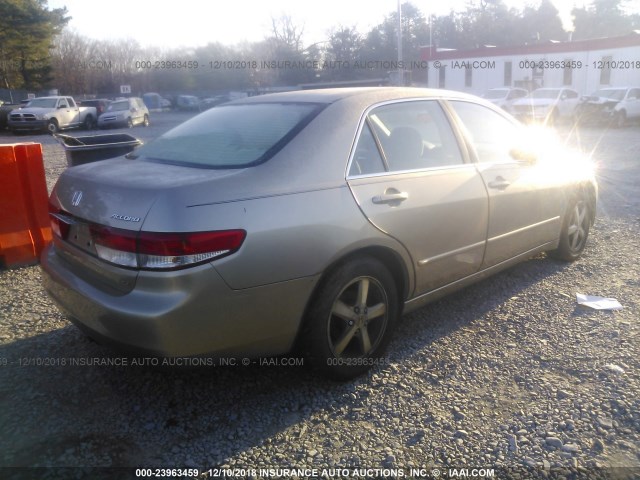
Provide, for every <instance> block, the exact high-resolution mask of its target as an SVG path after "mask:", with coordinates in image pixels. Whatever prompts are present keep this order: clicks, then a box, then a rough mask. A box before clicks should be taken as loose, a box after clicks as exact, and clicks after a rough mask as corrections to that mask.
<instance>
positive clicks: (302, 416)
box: [0, 256, 566, 468]
mask: <svg viewBox="0 0 640 480" xmlns="http://www.w3.org/2000/svg"><path fill="white" fill-rule="evenodd" d="M565 266H566V264H564V263H560V262H555V261H552V260H549V259H547V258H546V257H544V256H538V257H536V258H534V259H531V260H529V261H527V262H525V263H523V264H520V265H519V266H517V267H514V268H512V269H510V270H507V271H505V272H503V273H500V274H498V275H496V276H494V277H491V278H490V279H487V280H485V281H483V282H481V283H479V284H476V285H474V286H471V287H468V288H466V289H464V290H462V291H460V292H458V293H455V294H453V295H450V296H449V297H446V298H444V299H442V300H439V301H436V302H434V303H432V304H430V305H428V306H426V307H424V308H422V309H420V310H418V311H416V312H414V313H411V314H409V315H406V316H405V318H403V320H402V321H401V322H400V325H399V326H398V327H399V328H398V329H397V331H396V333H395V337H394V341H393V342H392V344H391V347H390V349H389V352H388V361H387V362H386V363H387V366H381V367H375V368H374V369H373V370H372V371H371V372H370V373H369V374H368V375H365V376H363V377H360V378H358V379H356V380H354V381H351V382H348V383H335V382H331V381H328V380H325V379H323V378H320V377H319V376H318V375H316V374H315V373H314V372H313V371H311V369H310V368H308V366H307V365H300V363H302V362H301V361H300V359H296V358H294V357H279V358H275V359H262V360H257V361H254V362H251V363H249V365H246V366H245V365H243V362H242V361H241V360H239V361H238V362H237V364H236V365H235V366H224V367H220V366H211V365H207V364H205V366H198V367H194V366H190V367H175V366H174V367H167V366H162V364H158V365H154V364H153V361H152V360H151V359H148V358H147V359H145V358H144V357H121V356H118V355H119V353H116V352H114V351H113V350H111V349H109V348H107V347H104V346H101V345H99V344H96V343H94V342H93V341H91V340H89V339H87V338H86V337H85V336H84V335H83V334H82V333H80V331H79V330H77V329H76V328H75V327H73V326H71V325H70V326H68V327H65V328H61V329H58V330H54V331H51V332H49V333H46V334H41V335H37V336H33V337H30V338H27V339H21V340H18V341H16V342H13V343H9V344H5V345H2V346H0V360H2V361H5V360H3V359H6V365H4V366H2V367H1V368H0V385H2V387H0V411H2V412H5V414H4V415H3V416H2V418H1V420H0V429H1V430H2V431H3V432H5V438H11V439H12V440H11V444H10V445H8V446H7V447H6V448H5V449H4V450H3V451H2V453H1V454H0V465H2V466H34V465H38V466H71V465H73V466H78V465H80V466H87V467H93V466H128V467H133V466H166V465H167V463H168V462H169V464H172V463H171V461H170V459H172V458H173V459H175V458H183V459H184V461H185V465H186V466H194V467H198V468H204V467H211V466H215V465H220V464H224V463H225V459H227V458H229V457H231V456H236V455H238V454H241V453H242V452H244V451H247V450H250V449H251V448H253V447H257V446H261V445H264V444H265V442H270V441H272V439H273V438H274V437H277V438H280V439H285V440H286V439H289V438H291V439H293V441H295V440H296V439H297V438H298V437H300V436H302V435H303V433H304V429H306V428H307V427H306V426H303V423H305V422H304V421H305V420H308V419H310V418H311V417H313V418H314V421H315V422H317V421H318V420H317V419H318V418H326V419H327V420H328V421H330V420H332V419H333V420H336V419H338V418H340V419H341V418H343V417H344V416H345V415H348V414H349V412H352V411H353V410H354V409H355V410H357V409H358V405H360V404H361V403H362V402H364V401H365V399H366V397H367V392H368V387H370V386H372V385H373V386H374V387H375V385H376V384H378V383H379V382H381V381H383V378H384V377H385V375H386V374H387V372H388V370H389V369H393V368H394V365H397V364H402V363H403V362H408V363H411V359H412V357H414V356H415V355H418V354H419V353H420V352H421V351H423V350H425V349H428V348H429V346H430V345H431V344H432V343H434V342H437V341H438V340H439V339H440V338H442V337H446V336H448V335H451V334H452V333H453V332H455V331H456V330H458V329H461V328H464V327H468V326H473V323H474V322H476V321H477V320H479V319H481V318H482V317H483V315H485V313H486V312H488V311H490V310H492V309H495V308H497V307H499V306H500V305H502V304H503V303H504V302H506V301H508V300H509V299H510V298H513V297H514V296H518V295H521V294H522V292H523V291H524V290H526V289H527V288H528V287H529V286H531V285H532V284H535V283H537V282H540V281H542V280H544V279H545V278H546V277H548V276H549V275H553V274H554V273H556V272H558V271H560V270H562V269H563V268H565ZM136 358H137V360H136ZM134 360H135V361H134ZM409 368H411V367H409ZM301 455H302V454H301ZM300 460H303V458H302V457H301V459H300Z"/></svg>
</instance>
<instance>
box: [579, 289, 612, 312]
mask: <svg viewBox="0 0 640 480" xmlns="http://www.w3.org/2000/svg"><path fill="white" fill-rule="evenodd" d="M576 298H577V300H578V305H584V306H585V307H591V308H595V309H596V310H622V308H623V307H622V305H620V302H618V300H616V299H615V298H605V297H596V296H595V295H583V294H582V293H576Z"/></svg>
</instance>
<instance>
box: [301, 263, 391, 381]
mask: <svg viewBox="0 0 640 480" xmlns="http://www.w3.org/2000/svg"><path fill="white" fill-rule="evenodd" d="M398 302H399V300H398V292H397V288H396V284H395V281H394V279H393V276H392V275H391V274H390V273H389V270H388V269H387V268H386V267H385V266H384V265H383V264H382V263H380V262H379V261H378V260H375V259H373V258H369V257H363V258H359V259H354V260H351V261H349V262H348V263H345V264H344V265H342V266H341V267H339V268H338V269H337V270H335V271H333V272H332V273H331V274H330V275H329V276H328V277H327V278H326V279H325V281H324V282H323V283H322V286H321V287H320V289H319V290H318V292H317V295H316V297H315V299H314V301H313V303H312V305H311V307H310V309H309V312H308V317H307V331H306V338H305V343H306V347H307V351H308V356H309V357H310V360H311V362H312V364H313V365H314V366H315V367H316V368H317V369H318V370H320V371H321V372H322V373H323V374H325V375H327V376H329V377H332V378H335V379H341V380H346V379H350V378H354V377H356V376H358V375H360V374H362V373H364V372H366V371H367V370H369V369H370V368H371V367H372V366H373V365H377V364H379V363H382V362H383V359H382V357H381V355H382V354H383V353H384V350H385V348H386V346H387V344H388V343H389V338H390V333H391V331H392V329H393V326H394V324H395V322H396V320H397V318H398V316H399V311H400V310H399V304H398Z"/></svg>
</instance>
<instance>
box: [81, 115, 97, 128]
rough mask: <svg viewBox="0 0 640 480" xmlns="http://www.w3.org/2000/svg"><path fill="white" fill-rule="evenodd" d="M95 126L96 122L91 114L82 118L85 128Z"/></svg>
mask: <svg viewBox="0 0 640 480" xmlns="http://www.w3.org/2000/svg"><path fill="white" fill-rule="evenodd" d="M95 126H96V122H95V120H94V119H93V117H92V116H91V115H87V117H86V118H85V119H84V128H85V130H92V129H93V128H95Z"/></svg>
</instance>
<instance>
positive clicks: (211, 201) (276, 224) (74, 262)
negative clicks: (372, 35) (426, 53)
mask: <svg viewBox="0 0 640 480" xmlns="http://www.w3.org/2000/svg"><path fill="white" fill-rule="evenodd" d="M550 146H551V144H550V143H549V142H546V141H544V142H538V143H537V144H536V142H532V136H531V134H530V132H529V130H527V129H525V128H524V127H523V126H521V125H520V124H519V123H518V122H516V121H515V120H514V119H513V118H511V117H510V116H508V115H507V114H506V113H505V112H503V111H501V110H500V109H498V108H497V107H495V106H493V105H492V104H491V103H489V102H485V101H483V100H481V99H479V98H476V97H473V96H469V95H465V94H461V93H455V92H448V91H443V90H421V89H410V88H358V89H335V90H317V91H303V92H289V93H282V94H274V95H265V96H260V97H252V98H247V99H242V100H238V101H235V102H231V103H229V104H226V105H222V106H217V107H215V108H212V109H210V110H208V111H206V112H204V113H201V114H200V115H198V116H196V117H194V118H193V119H191V120H189V121H187V122H185V123H184V124H182V125H180V126H178V127H176V128H175V129H173V130H171V131H169V132H167V133H166V134H164V135H163V136H161V137H160V138H158V139H156V140H155V141H153V142H151V143H149V144H147V145H145V146H143V147H141V148H140V149H138V150H136V151H135V152H134V153H133V154H129V156H128V158H118V159H112V160H105V161H101V162H95V163H91V164H87V165H81V166H77V167H73V168H70V169H68V170H67V171H65V172H64V173H63V174H62V175H61V176H60V179H59V181H58V183H57V185H56V186H55V188H54V190H53V192H52V195H51V220H52V227H53V231H54V242H53V244H52V245H51V246H50V247H49V248H48V249H47V250H46V251H45V252H44V254H43V258H42V267H43V269H44V284H45V287H46V289H47V291H48V292H49V294H50V295H51V296H52V297H53V298H54V299H55V301H56V302H57V303H58V304H59V305H60V306H61V308H62V309H63V310H64V311H65V312H67V313H68V316H69V318H70V319H71V321H73V322H74V323H75V324H76V325H78V326H79V327H80V328H81V329H83V330H84V331H85V332H87V334H88V335H90V336H92V337H93V338H96V339H98V340H99V341H105V342H109V343H113V344H116V345H118V346H120V347H125V348H127V349H130V350H134V351H136V352H145V353H146V354H153V355H162V356H171V357H181V356H201V355H211V356H216V357H229V356H234V357H249V356H254V357H257V356H267V355H280V354H284V353H287V352H289V351H291V350H292V349H294V348H297V350H299V351H302V352H303V353H304V354H305V355H306V356H307V357H308V358H309V359H310V360H311V362H312V363H313V364H314V365H315V366H316V367H317V368H318V369H320V370H321V371H323V372H324V373H327V374H329V375H331V376H334V377H338V378H350V377H353V376H356V375H359V374H361V373H363V372H365V371H366V370H367V369H368V368H370V367H371V366H372V365H375V364H376V363H378V362H379V361H380V359H381V358H382V356H383V352H384V350H385V347H386V345H387V343H388V341H389V338H390V334H391V332H392V330H393V327H394V325H395V324H396V322H397V321H398V320H399V319H400V317H401V315H402V314H403V312H408V311H410V310H412V309H415V308H419V307H421V306H423V305H424V304H426V303H427V302H428V301H430V300H433V299H435V298H438V297H440V296H441V295H443V294H446V293H448V292H451V291H453V290H456V289H459V288H461V287H463V286H465V285H468V284H470V283H472V282H474V281H477V280H479V279H481V278H483V277H486V276H487V275H489V274H493V273H495V272H498V271H500V270H502V269H504V268H506V267H509V266H511V265H513V264H515V263H517V262H519V261H521V260H524V259H526V258H528V257H530V256H532V255H534V254H537V253H539V252H543V251H548V252H550V253H551V254H552V255H554V256H555V257H558V258H561V259H564V260H575V259H577V258H578V257H579V256H580V255H581V253H582V252H583V249H584V248H585V245H586V242H587V235H588V232H589V228H590V226H591V224H592V222H593V219H594V214H595V210H596V197H597V187H596V184H595V181H594V179H593V172H592V171H591V170H590V169H589V167H588V165H587V164H586V163H584V162H582V161H581V159H580V158H573V154H572V153H571V152H568V151H565V150H563V149H561V148H560V147H558V148H550Z"/></svg>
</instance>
